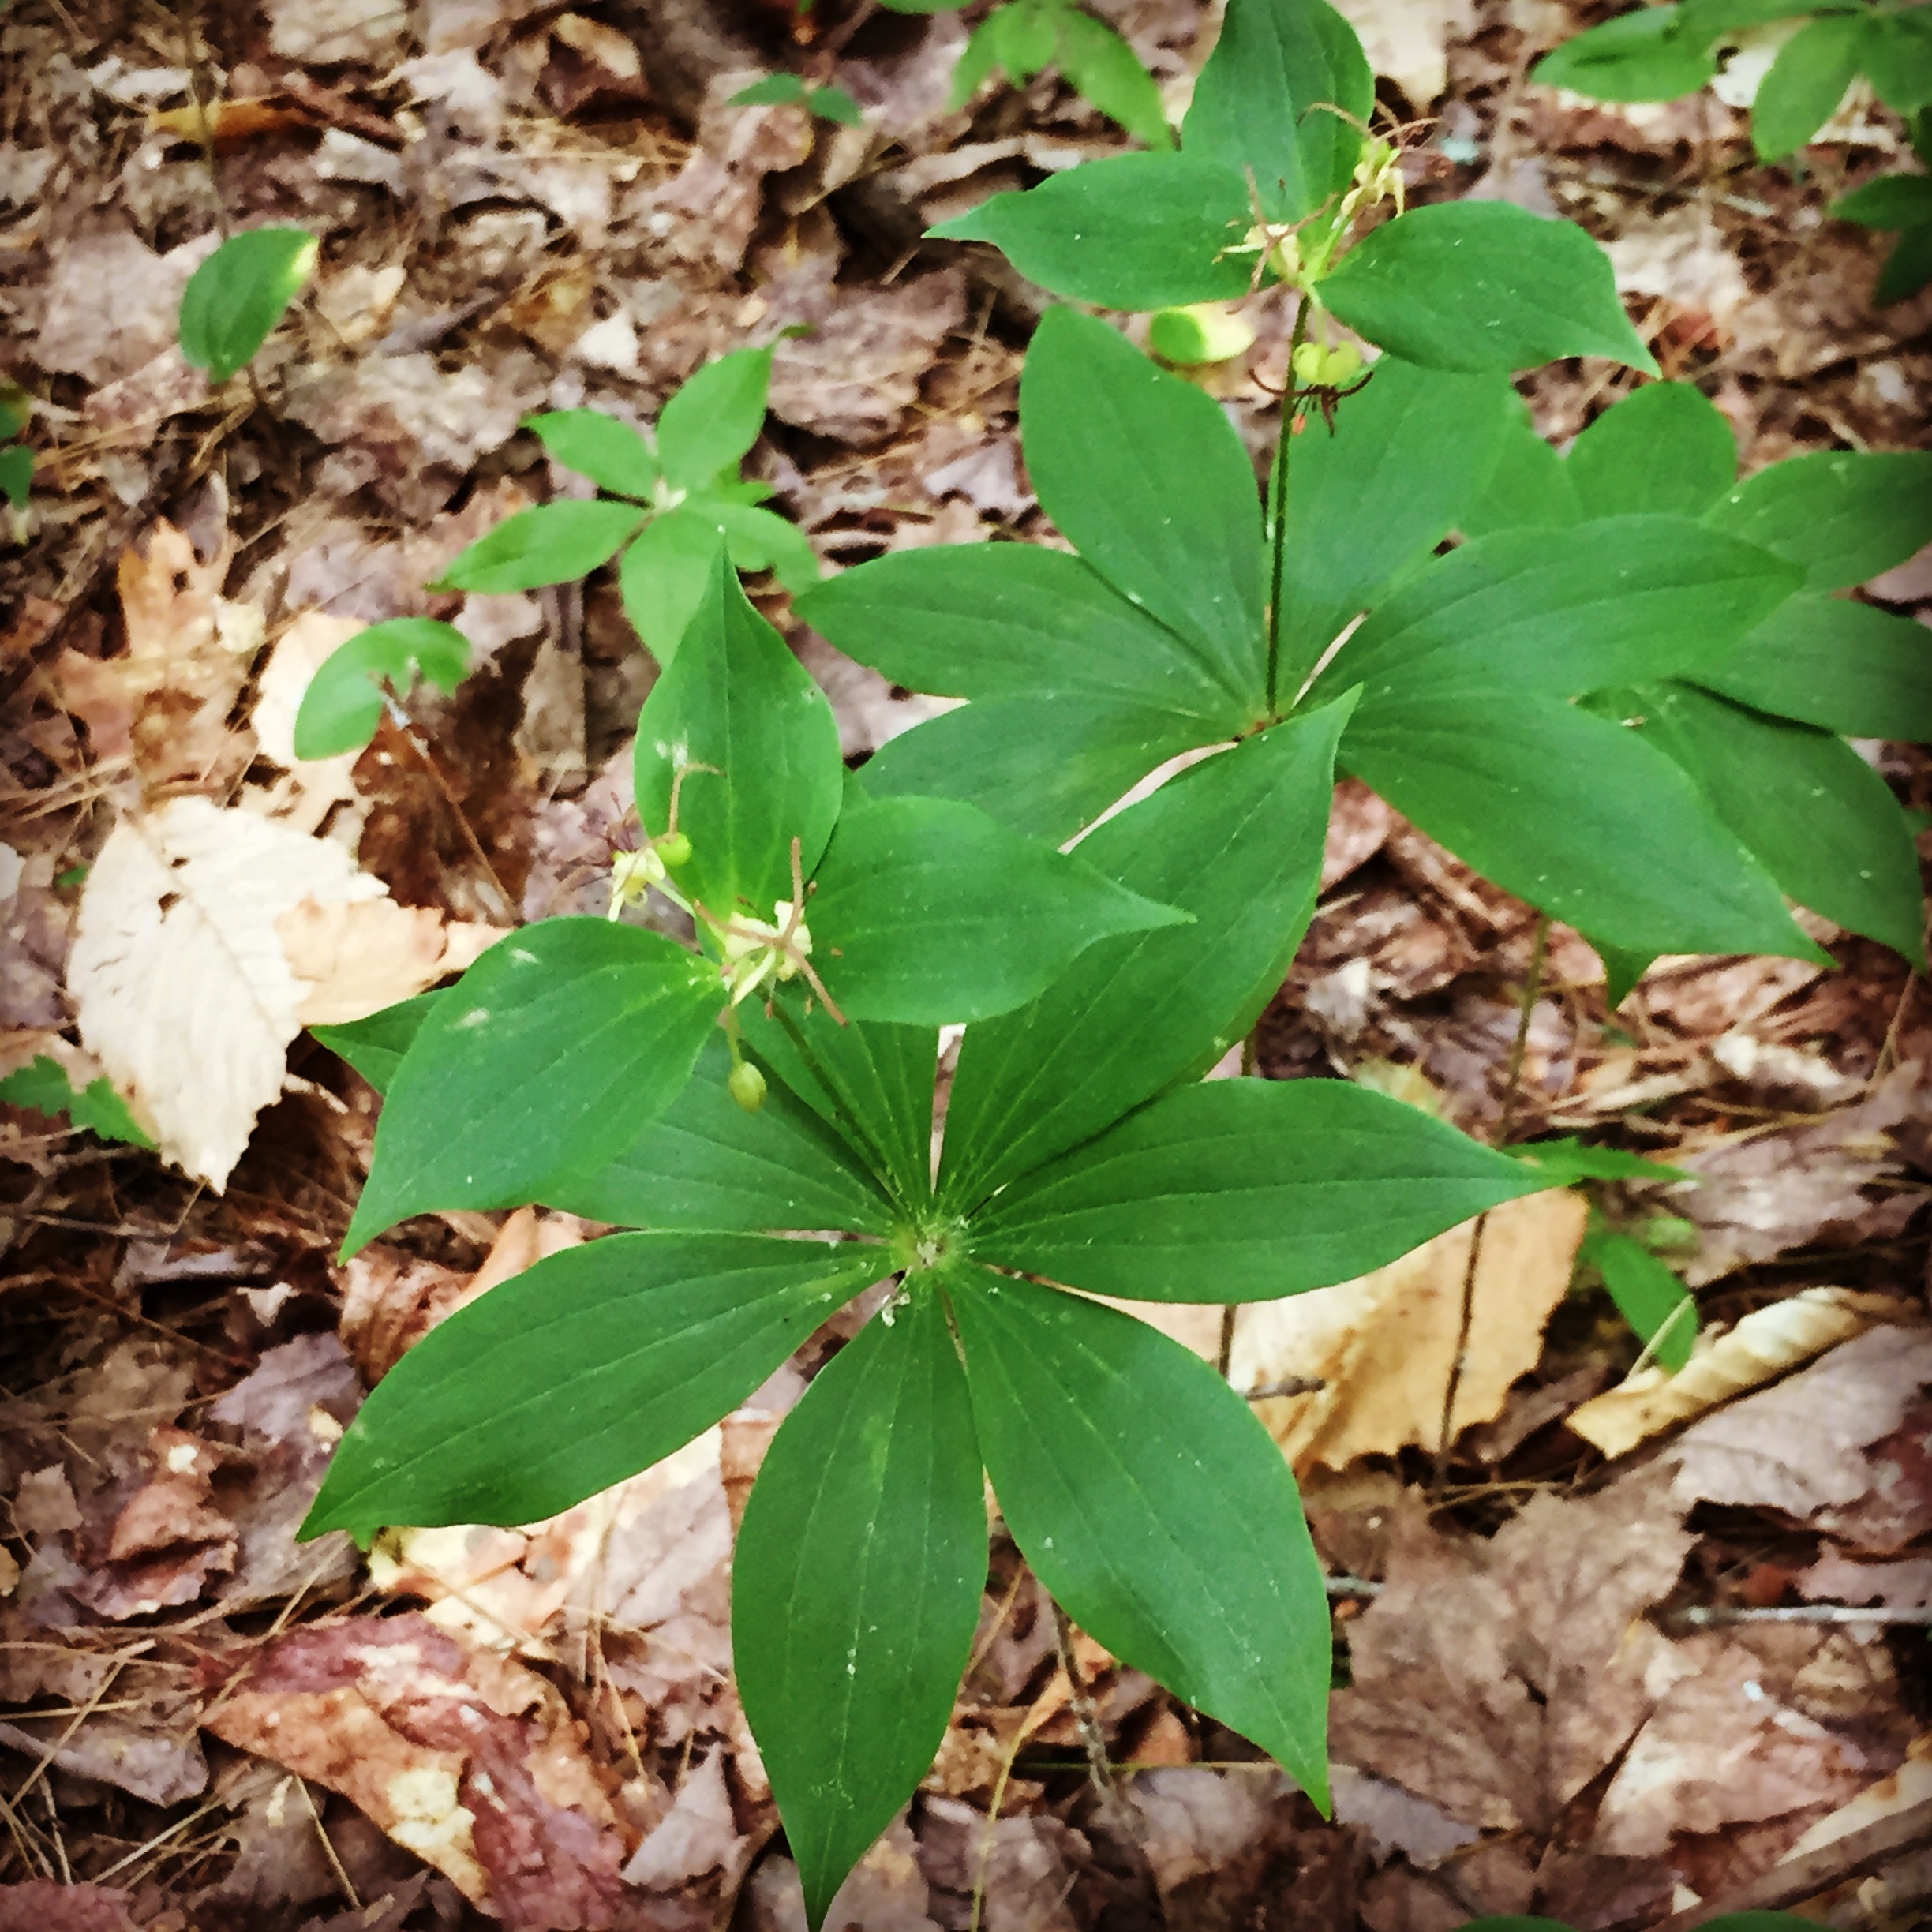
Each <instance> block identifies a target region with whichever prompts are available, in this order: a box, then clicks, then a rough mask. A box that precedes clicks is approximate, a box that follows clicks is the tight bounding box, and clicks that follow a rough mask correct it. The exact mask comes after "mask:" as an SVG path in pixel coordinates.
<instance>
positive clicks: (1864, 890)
mask: <svg viewBox="0 0 1932 1932" xmlns="http://www.w3.org/2000/svg"><path fill="white" fill-rule="evenodd" d="M1634 702H1635V703H1636V705H1637V706H1638V708H1639V710H1641V711H1642V714H1643V717H1644V721H1645V722H1644V725H1643V727H1642V729H1643V735H1644V736H1645V738H1646V739H1647V740H1648V741H1649V743H1652V744H1654V745H1655V746H1656V747H1657V748H1658V750H1659V751H1663V752H1664V753H1665V754H1668V756H1669V757H1670V758H1672V760H1674V761H1675V762H1676V763H1677V764H1679V765H1680V766H1683V769H1685V770H1686V771H1687V773H1690V777H1692V779H1693V780H1694V781H1695V782H1696V784H1697V785H1698V788H1699V789H1700V790H1701V791H1702V792H1703V794H1704V796H1705V797H1706V798H1707V799H1709V801H1710V803H1711V806H1712V808H1713V810H1714V811H1716V813H1717V816H1718V817H1719V818H1720V819H1721V820H1722V821H1723V822H1724V824H1726V825H1727V826H1729V827H1730V828H1731V829H1732V832H1734V833H1735V834H1736V835H1737V837H1738V838H1739V841H1741V842H1742V843H1743V844H1744V845H1745V846H1746V847H1747V848H1749V849H1750V851H1751V852H1753V853H1754V854H1755V856H1757V858H1758V861H1759V862H1760V863H1762V865H1763V867H1765V871H1768V872H1769V873H1770V874H1771V875H1772V877H1773V878H1775V879H1776V880H1777V882H1778V883H1779V884H1780V886H1783V887H1784V889H1785V890H1786V891H1787V892H1788V893H1790V894H1791V896H1792V897H1793V898H1794V899H1795V900H1798V902H1799V904H1801V905H1807V906H1809V907H1810V908H1811V910H1812V911H1813V912H1822V913H1823V914H1824V915H1825V918H1827V919H1831V920H1833V921H1834V922H1835V923H1837V924H1838V925H1840V926H1844V927H1849V928H1850V929H1851V930H1852V931H1853V932H1856V933H1863V934H1865V935H1866V937H1867V938H1872V939H1877V940H1880V941H1881V942H1883V943H1884V944H1885V945H1889V946H1890V947H1891V948H1892V949H1893V950H1894V951H1895V952H1897V953H1903V954H1904V957H1906V958H1907V959H1908V960H1911V961H1912V963H1913V964H1915V965H1918V966H1921V967H1923V965H1924V964H1925V946H1924V941H1923V936H1922V935H1923V927H1924V922H1925V895H1924V893H1923V890H1922V889H1921V887H1920V885H1919V856H1918V853H1917V852H1916V851H1915V849H1914V848H1913V844H1912V838H1911V832H1910V830H1909V829H1908V827H1907V826H1906V822H1905V816H1904V813H1903V812H1902V811H1900V809H1899V803H1898V800H1897V799H1896V798H1894V797H1893V794H1892V788H1891V787H1890V786H1889V785H1888V784H1886V783H1885V781H1884V780H1883V779H1882V778H1881V777H1879V776H1878V773H1876V772H1875V771H1874V770H1873V769H1872V768H1871V767H1870V766H1869V765H1867V764H1866V762H1865V761H1864V760H1863V758H1860V757H1859V754H1857V753H1856V752H1855V751H1853V750H1852V747H1850V746H1849V745H1848V744H1847V743H1845V742H1844V739H1841V738H1837V737H1835V736H1833V735H1832V734H1831V733H1830V732H1822V731H1814V730H1813V729H1812V728H1810V726H1808V725H1790V724H1785V723H1782V722H1780V721H1778V720H1777V719H1774V718H1769V717H1765V716H1764V715H1763V714H1762V713H1759V712H1756V711H1747V710H1745V709H1744V708H1743V706H1741V705H1734V704H1732V703H1731V702H1728V700H1727V699H1724V698H1717V697H1713V696H1711V695H1709V694H1708V693H1706V692H1704V691H1698V690H1697V689H1695V688H1694V687H1692V686H1690V685H1686V684H1678V683H1668V684H1658V685H1653V686H1651V687H1648V688H1647V689H1644V690H1642V691H1638V692H1636V693H1635V694H1634Z"/></svg>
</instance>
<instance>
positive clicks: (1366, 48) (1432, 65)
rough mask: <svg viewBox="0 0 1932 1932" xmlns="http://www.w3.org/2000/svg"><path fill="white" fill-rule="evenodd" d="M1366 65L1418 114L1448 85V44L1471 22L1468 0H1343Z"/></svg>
mask: <svg viewBox="0 0 1932 1932" xmlns="http://www.w3.org/2000/svg"><path fill="white" fill-rule="evenodd" d="M1341 12H1342V15H1343V17H1345V18H1346V20H1347V21H1349V23H1350V25H1352V26H1353V27H1354V29H1355V31H1356V32H1357V33H1358V34H1360V35H1361V41H1362V51H1363V52H1365V54H1367V55H1368V64H1369V66H1371V67H1372V68H1373V69H1374V70H1375V71H1376V73H1379V74H1380V75H1381V76H1382V77H1383V78H1384V79H1385V80H1393V81H1394V82H1395V84H1396V85H1397V86H1398V88H1401V89H1402V95H1403V97H1404V98H1405V99H1406V100H1407V101H1408V103H1409V104H1410V107H1413V108H1414V109H1415V110H1416V111H1417V113H1418V114H1420V113H1423V112H1425V111H1426V110H1427V109H1428V107H1429V106H1430V105H1431V104H1432V103H1433V102H1436V101H1437V100H1440V99H1441V98H1442V96H1443V93H1444V92H1446V91H1447V88H1448V85H1449V43H1450V40H1451V39H1452V38H1453V39H1462V38H1463V37H1464V36H1466V35H1467V34H1468V33H1469V32H1470V31H1471V29H1472V28H1473V26H1474V24H1475V12H1474V9H1473V7H1472V6H1470V3H1469V0H1342V6H1341Z"/></svg>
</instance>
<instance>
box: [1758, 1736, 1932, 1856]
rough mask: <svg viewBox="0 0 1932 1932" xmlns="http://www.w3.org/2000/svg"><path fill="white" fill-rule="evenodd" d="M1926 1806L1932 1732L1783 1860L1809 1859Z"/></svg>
mask: <svg viewBox="0 0 1932 1932" xmlns="http://www.w3.org/2000/svg"><path fill="white" fill-rule="evenodd" d="M1925 1803H1932V1731H1928V1732H1925V1733H1923V1735H1920V1736H1919V1737H1915V1738H1914V1739H1912V1741H1911V1743H1909V1744H1908V1745H1907V1746H1906V1747H1905V1762H1904V1763H1903V1764H1902V1765H1900V1766H1899V1768H1898V1769H1896V1771H1894V1772H1893V1773H1892V1775H1891V1776H1890V1777H1885V1778H1881V1779H1880V1780H1878V1783H1877V1784H1872V1785H1868V1786H1867V1787H1866V1788H1865V1789H1864V1790H1863V1791H1862V1792H1859V1795H1857V1796H1856V1797H1855V1798H1854V1799H1851V1800H1850V1802H1849V1803H1845V1804H1841V1805H1840V1807H1838V1809H1837V1810H1836V1811H1832V1812H1828V1813H1827V1814H1825V1816H1824V1817H1823V1818H1820V1819H1819V1820H1818V1822H1817V1823H1816V1824H1815V1825H1810V1827H1808V1828H1807V1830H1806V1832H1805V1834H1804V1836H1803V1837H1802V1838H1800V1839H1799V1840H1798V1842H1797V1843H1796V1844H1794V1845H1793V1846H1792V1848H1791V1849H1790V1850H1789V1851H1788V1852H1786V1853H1785V1854H1784V1859H1785V1861H1786V1862H1788V1861H1790V1860H1792V1859H1801V1858H1807V1857H1809V1856H1810V1854H1811V1853H1812V1852H1817V1851H1820V1850H1822V1848H1824V1847H1825V1846H1826V1845H1828V1844H1834V1843H1836V1842H1837V1840H1839V1839H1840V1838H1845V1837H1850V1836H1851V1834H1852V1833H1853V1832H1858V1831H1863V1830H1865V1829H1866V1828H1867V1827H1868V1826H1870V1825H1881V1824H1883V1823H1884V1822H1885V1820H1886V1819H1887V1818H1896V1817H1897V1816H1898V1815H1899V1814H1900V1812H1902V1811H1909V1810H1911V1809H1912V1808H1913V1807H1915V1806H1917V1805H1922V1804H1925Z"/></svg>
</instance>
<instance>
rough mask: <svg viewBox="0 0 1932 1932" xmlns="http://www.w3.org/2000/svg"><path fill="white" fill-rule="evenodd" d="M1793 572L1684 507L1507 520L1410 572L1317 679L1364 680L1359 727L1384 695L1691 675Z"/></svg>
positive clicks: (1532, 689)
mask: <svg viewBox="0 0 1932 1932" xmlns="http://www.w3.org/2000/svg"><path fill="white" fill-rule="evenodd" d="M1798 585H1799V576H1798V573H1797V572H1796V571H1795V570H1794V569H1793V568H1792V566H1790V565H1789V564H1784V563H1782V562H1780V560H1779V559H1777V557H1775V556H1772V555H1770V554H1769V552H1766V551H1765V550H1762V549H1758V548H1757V547H1756V546H1755V545H1751V544H1748V543H1743V542H1740V541H1737V540H1736V539H1735V538H1732V537H1728V536H1726V535H1725V534H1724V533H1723V532H1721V531H1719V530H1711V529H1709V528H1707V527H1706V526H1705V525H1703V524H1702V523H1700V522H1697V521H1696V520H1695V519H1693V518H1690V517H1682V516H1631V517H1606V518H1603V519H1600V520H1598V521H1597V522H1591V523H1580V524H1578V525H1576V526H1574V527H1572V528H1571V529H1569V530H1504V531H1503V532H1500V534H1497V535H1496V536H1494V537H1479V538H1477V540H1476V541H1474V542H1473V543H1468V544H1465V545H1463V546H1462V548H1461V549H1459V550H1456V551H1455V552H1451V554H1450V555H1449V556H1446V557H1443V558H1442V559H1440V560H1439V561H1437V562H1435V563H1432V564H1429V565H1428V566H1427V567H1425V568H1424V569H1422V570H1421V571H1417V573H1416V574H1415V575H1413V576H1412V577H1410V578H1409V579H1408V581H1407V582H1405V583H1404V584H1403V585H1402V586H1401V587H1400V588H1399V589H1398V590H1396V592H1395V594H1394V595H1393V596H1391V597H1389V598H1388V600H1387V601H1386V602H1384V603H1383V604H1382V605H1380V606H1378V607H1377V608H1376V609H1375V610H1374V611H1373V612H1371V613H1370V614H1369V616H1368V620H1367V621H1366V622H1365V623H1364V624H1363V625H1362V627H1361V629H1360V630H1359V631H1357V632H1356V633H1355V635H1354V637H1352V638H1350V640H1349V642H1347V644H1346V645H1345V646H1343V647H1342V650H1341V651H1340V652H1339V653H1337V655H1336V657H1335V661H1334V662H1333V663H1332V664H1331V665H1330V666H1329V667H1328V668H1327V670H1326V671H1324V672H1323V674H1322V676H1321V677H1320V679H1319V680H1317V682H1316V687H1315V688H1316V691H1317V693H1320V692H1324V691H1327V692H1333V691H1339V690H1341V689H1344V688H1346V687H1348V686H1350V685H1354V684H1357V683H1359V684H1361V686H1362V687H1363V688H1362V699H1361V713H1360V714H1359V716H1358V717H1357V727H1358V728H1359V727H1360V726H1361V725H1365V724H1366V723H1367V722H1368V719H1369V718H1370V717H1372V716H1373V715H1375V714H1376V713H1378V712H1379V711H1380V710H1381V708H1382V707H1383V706H1385V705H1391V704H1392V705H1395V706H1400V707H1402V709H1403V710H1404V711H1405V712H1406V713H1413V712H1414V711H1416V710H1418V709H1419V708H1420V707H1421V706H1422V705H1423V704H1424V703H1425V701H1427V700H1431V699H1434V698H1457V699H1471V698H1479V697H1483V696H1488V698H1491V699H1492V701H1493V702H1495V703H1496V705H1497V706H1498V708H1499V709H1500V710H1506V709H1507V707H1508V706H1510V705H1512V704H1514V703H1515V702H1516V701H1517V700H1518V698H1524V697H1529V696H1535V697H1544V698H1571V697H1575V696H1578V695H1581V694H1582V693H1583V692H1586V691H1596V690H1599V689H1601V687H1604V685H1607V684H1614V683H1626V682H1631V681H1634V680H1639V679H1647V678H1651V677H1656V676H1662V675H1668V674H1669V673H1672V672H1694V671H1695V670H1696V668H1698V666H1699V665H1701V664H1702V662H1704V661H1706V660H1707V659H1709V658H1712V657H1715V656H1716V655H1717V653H1719V652H1720V651H1721V650H1724V647H1725V646H1727V645H1728V644H1729V643H1730V642H1732V641H1733V640H1734V639H1735V638H1740V637H1742V636H1743V635H1744V634H1745V633H1746V632H1747V631H1749V630H1750V628H1751V627H1753V626H1754V625H1755V624H1757V623H1760V622H1762V620H1764V619H1765V617H1766V616H1769V614H1770V613H1771V612H1773V610H1775V609H1776V608H1777V606H1778V605H1779V604H1780V603H1781V602H1783V601H1784V599H1785V598H1786V597H1788V596H1790V594H1791V593H1792V591H1794V590H1796V589H1797V588H1798ZM1638 665H1642V666H1646V667H1648V668H1646V669H1643V670H1638V669H1636V668H1634V667H1636V666H1638Z"/></svg>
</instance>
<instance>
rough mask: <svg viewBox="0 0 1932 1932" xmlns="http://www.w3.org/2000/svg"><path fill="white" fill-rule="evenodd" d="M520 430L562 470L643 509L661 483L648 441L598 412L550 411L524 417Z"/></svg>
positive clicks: (654, 454) (613, 418)
mask: <svg viewBox="0 0 1932 1932" xmlns="http://www.w3.org/2000/svg"><path fill="white" fill-rule="evenodd" d="M523 427H524V428H525V429H528V430H530V431H531V432H533V433H534V435H535V436H536V437H537V440H539V441H540V442H541V444H543V446H544V447H545V450H546V451H549V455H551V457H552V459H554V460H555V461H556V462H560V463H561V464H562V465H563V466H564V468H565V469H566V470H575V471H576V472H577V474H578V475H579V476H587V477H589V478H590V481H592V482H593V483H594V484H595V485H597V488H598V489H606V490H608V491H610V492H612V495H613V496H635V497H638V498H641V499H642V500H643V501H645V502H646V503H648V502H650V500H651V498H652V496H653V495H654V494H655V493H656V491H657V485H659V484H660V483H661V481H663V480H664V471H663V470H662V469H661V468H660V467H659V466H658V462H657V451H654V450H653V448H652V447H651V446H650V440H648V439H647V438H646V436H643V435H642V433H641V432H638V430H635V429H632V428H631V425H629V424H628V423H623V422H620V421H618V420H617V418H616V417H615V416H607V415H605V413H604V412H603V410H593V409H575V410H551V411H549V413H548V414H545V415H541V416H526V417H524V419H523Z"/></svg>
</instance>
